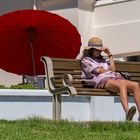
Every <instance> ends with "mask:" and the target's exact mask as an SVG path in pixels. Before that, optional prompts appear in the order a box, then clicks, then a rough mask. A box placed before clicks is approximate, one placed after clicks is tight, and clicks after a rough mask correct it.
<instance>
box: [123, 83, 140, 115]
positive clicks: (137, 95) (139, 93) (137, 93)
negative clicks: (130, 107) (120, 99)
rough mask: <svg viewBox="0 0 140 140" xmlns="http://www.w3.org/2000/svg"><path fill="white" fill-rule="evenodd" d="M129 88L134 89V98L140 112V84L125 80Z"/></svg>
mask: <svg viewBox="0 0 140 140" xmlns="http://www.w3.org/2000/svg"><path fill="white" fill-rule="evenodd" d="M124 82H125V84H126V86H127V88H128V89H130V90H132V91H133V94H134V100H135V103H136V105H137V108H138V112H139V114H140V86H139V84H138V83H137V82H133V81H129V80H125V81H124Z"/></svg>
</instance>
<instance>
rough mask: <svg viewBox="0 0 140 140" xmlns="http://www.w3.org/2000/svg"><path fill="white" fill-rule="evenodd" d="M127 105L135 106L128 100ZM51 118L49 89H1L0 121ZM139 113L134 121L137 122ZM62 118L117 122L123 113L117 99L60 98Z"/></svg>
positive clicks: (122, 118)
mask: <svg viewBox="0 0 140 140" xmlns="http://www.w3.org/2000/svg"><path fill="white" fill-rule="evenodd" d="M129 105H130V106H132V105H134V101H133V98H132V97H131V98H129ZM33 116H36V117H42V118H45V119H52V95H51V94H50V93H49V92H48V90H17V89H0V119H5V120H16V119H23V118H24V119H25V118H28V117H33ZM137 117H138V113H137V114H136V115H135V117H134V120H137ZM62 119H67V120H70V121H92V120H99V121H120V120H122V121H123V120H125V114H124V111H123V109H122V106H121V104H120V101H119V98H118V97H115V98H114V97H91V96H80V97H79V96H75V97H71V96H67V95H65V96H63V97H62Z"/></svg>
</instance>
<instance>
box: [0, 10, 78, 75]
mask: <svg viewBox="0 0 140 140" xmlns="http://www.w3.org/2000/svg"><path fill="white" fill-rule="evenodd" d="M80 45H81V41H80V35H79V33H78V31H77V30H76V28H75V27H74V26H73V25H72V24H71V23H70V22H69V21H68V20H66V19H64V18H62V17H60V16H58V15H56V14H53V13H50V12H47V11H41V10H20V11H14V12H11V13H8V14H5V15H3V16H1V17H0V68H2V69H4V70H6V71H9V72H12V73H16V74H22V75H24V74H25V75H40V74H44V68H43V64H42V62H41V61H40V57H41V56H49V57H58V58H75V57H76V56H77V54H78V52H79V49H80Z"/></svg>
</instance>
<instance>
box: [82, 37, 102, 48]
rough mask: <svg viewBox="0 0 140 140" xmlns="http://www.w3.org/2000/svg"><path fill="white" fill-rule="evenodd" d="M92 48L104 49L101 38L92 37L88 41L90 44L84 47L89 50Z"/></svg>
mask: <svg viewBox="0 0 140 140" xmlns="http://www.w3.org/2000/svg"><path fill="white" fill-rule="evenodd" d="M91 48H94V49H97V50H102V49H103V42H102V40H101V39H100V38H98V37H92V38H91V39H90V40H89V41H88V46H86V47H84V49H86V50H89V49H91Z"/></svg>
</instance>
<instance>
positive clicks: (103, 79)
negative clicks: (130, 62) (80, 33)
mask: <svg viewBox="0 0 140 140" xmlns="http://www.w3.org/2000/svg"><path fill="white" fill-rule="evenodd" d="M102 52H104V53H105V54H107V56H108V59H109V61H107V60H106V59H105V58H104V57H103V56H102V55H101V53H102ZM81 63H82V78H83V79H84V81H85V82H86V83H87V85H89V86H94V87H95V88H103V89H106V90H108V91H111V92H119V93H120V94H119V95H120V101H121V103H122V106H123V109H124V111H125V113H126V120H132V118H133V116H134V114H135V113H136V107H135V106H133V107H131V108H130V109H129V107H128V98H127V91H128V90H132V92H133V95H134V100H135V103H136V105H137V108H138V112H139V114H140V86H139V84H138V83H137V82H133V81H130V80H126V79H124V78H123V77H122V76H121V75H120V74H119V73H117V72H115V64H114V61H113V56H112V53H111V52H110V50H109V49H108V48H107V47H103V43H102V40H101V39H100V38H98V37H93V38H91V39H90V40H89V42H88V46H87V47H85V49H84V51H83V57H82V59H81ZM138 120H140V115H139V118H138Z"/></svg>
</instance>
